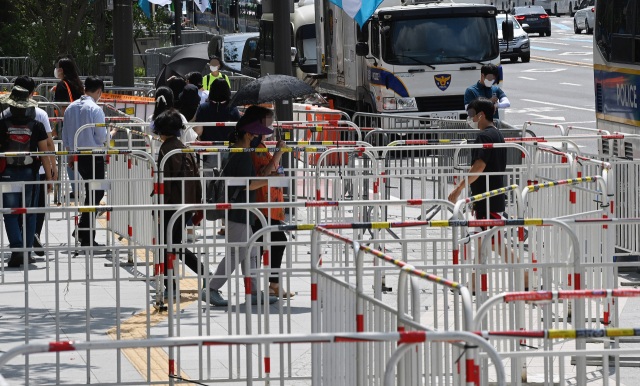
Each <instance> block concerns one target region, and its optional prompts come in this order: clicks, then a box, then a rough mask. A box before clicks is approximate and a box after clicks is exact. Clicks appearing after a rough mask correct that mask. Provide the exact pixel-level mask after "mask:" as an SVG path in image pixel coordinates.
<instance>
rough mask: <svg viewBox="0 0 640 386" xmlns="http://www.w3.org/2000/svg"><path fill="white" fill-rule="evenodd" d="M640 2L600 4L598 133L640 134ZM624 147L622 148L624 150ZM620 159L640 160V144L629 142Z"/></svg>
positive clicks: (596, 41) (595, 46) (607, 0)
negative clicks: (605, 131) (631, 157)
mask: <svg viewBox="0 0 640 386" xmlns="http://www.w3.org/2000/svg"><path fill="white" fill-rule="evenodd" d="M638 16H640V2H638V1H637V0H600V1H597V2H596V14H595V18H596V22H595V30H594V39H593V63H594V66H593V67H594V78H595V84H594V87H595V107H596V119H597V125H598V129H601V130H607V131H609V132H611V133H613V132H622V133H629V134H640V108H638V106H639V105H640V98H639V97H640V90H639V89H640V20H639V18H638ZM620 147H621V146H619V148H620ZM624 148H626V154H623V153H625V149H623V148H620V149H619V151H618V154H616V155H617V156H623V157H625V156H626V157H630V156H633V157H634V158H640V140H632V139H625V144H624Z"/></svg>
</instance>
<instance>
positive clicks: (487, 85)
mask: <svg viewBox="0 0 640 386" xmlns="http://www.w3.org/2000/svg"><path fill="white" fill-rule="evenodd" d="M484 85H485V87H491V86H493V81H492V80H489V79H485V80H484Z"/></svg>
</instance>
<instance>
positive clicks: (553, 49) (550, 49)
mask: <svg viewBox="0 0 640 386" xmlns="http://www.w3.org/2000/svg"><path fill="white" fill-rule="evenodd" d="M531 49H532V50H539V51H558V49H557V48H546V47H534V46H531Z"/></svg>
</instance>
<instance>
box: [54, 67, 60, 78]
mask: <svg viewBox="0 0 640 386" xmlns="http://www.w3.org/2000/svg"><path fill="white" fill-rule="evenodd" d="M58 74H59V70H58V69H57V68H54V69H53V77H54V78H57V77H58Z"/></svg>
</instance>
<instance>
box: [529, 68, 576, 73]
mask: <svg viewBox="0 0 640 386" xmlns="http://www.w3.org/2000/svg"><path fill="white" fill-rule="evenodd" d="M566 70H567V69H566V68H532V69H529V70H524V71H522V72H546V73H549V72H560V71H566Z"/></svg>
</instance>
